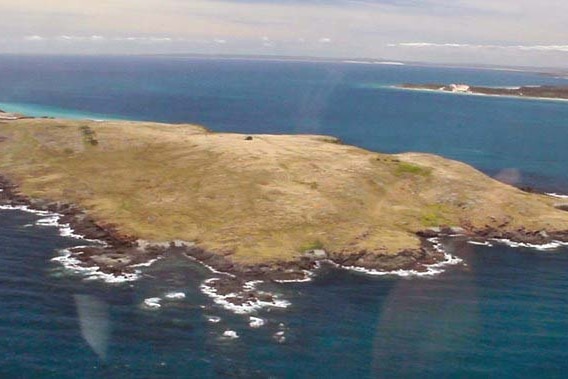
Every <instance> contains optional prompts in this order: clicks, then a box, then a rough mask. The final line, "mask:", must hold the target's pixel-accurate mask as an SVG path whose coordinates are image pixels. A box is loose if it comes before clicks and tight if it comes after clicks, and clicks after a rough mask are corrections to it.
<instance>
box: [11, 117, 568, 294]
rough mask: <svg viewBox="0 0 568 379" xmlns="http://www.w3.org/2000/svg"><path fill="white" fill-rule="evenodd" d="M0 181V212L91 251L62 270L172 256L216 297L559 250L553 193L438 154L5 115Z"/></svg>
mask: <svg viewBox="0 0 568 379" xmlns="http://www.w3.org/2000/svg"><path fill="white" fill-rule="evenodd" d="M0 174H1V177H0V205H4V206H12V207H18V206H20V207H27V208H29V209H32V210H37V211H43V212H54V213H57V214H59V215H60V219H59V223H63V224H66V225H69V227H70V228H71V229H72V230H73V233H75V234H78V235H81V236H83V238H85V239H86V240H89V241H99V242H101V241H102V243H90V244H88V246H84V247H80V248H75V249H69V251H70V254H71V255H72V256H73V258H74V259H75V260H76V261H78V262H79V263H78V265H84V266H85V267H93V266H95V267H96V268H97V269H98V270H100V271H101V272H105V273H109V274H116V275H123V274H128V273H129V272H132V271H133V270H135V267H139V266H140V265H144V264H147V263H148V262H150V261H152V260H153V259H156V258H159V257H161V256H163V255H165V254H172V253H178V254H184V255H185V256H187V257H189V258H191V259H195V260H197V261H199V262H201V263H203V264H204V265H206V266H207V267H209V268H210V269H211V270H213V271H214V272H216V273H219V275H220V278H219V280H215V281H213V282H211V285H212V286H213V285H214V287H215V288H214V289H213V290H214V291H217V292H218V293H219V294H223V293H224V294H235V293H238V291H237V288H246V283H250V282H251V281H255V280H265V281H267V280H268V281H295V280H305V279H306V278H307V277H308V276H309V274H310V271H311V270H313V269H314V268H315V267H317V266H318V264H320V263H321V262H324V261H325V262H329V263H330V264H334V265H338V266H341V267H350V268H354V269H357V270H363V271H365V270H367V271H371V270H375V271H378V272H389V271H393V270H400V269H404V270H415V271H417V272H420V271H424V270H427V269H428V267H429V266H431V265H435V264H440V263H441V262H443V261H444V260H445V259H447V254H445V253H444V252H443V251H442V250H440V249H439V247H438V246H437V244H436V240H435V239H436V238H437V237H440V236H443V235H455V234H460V235H464V236H467V237H468V238H471V239H472V240H474V241H478V242H479V243H482V242H483V241H487V240H489V239H507V240H510V241H513V242H517V243H530V244H547V243H552V242H554V241H568V212H566V209H567V208H566V204H564V203H561V202H560V203H559V199H557V198H553V197H551V196H546V195H543V194H536V193H529V192H527V191H522V190H520V189H518V188H515V187H513V186H510V185H507V184H505V183H501V182H499V181H497V180H494V179H492V178H490V177H488V176H486V175H485V174H483V173H481V172H480V171H478V170H476V169H474V168H473V167H471V166H469V165H467V164H464V163H461V162H457V161H453V160H449V159H445V158H443V157H440V156H436V155H432V154H425V153H416V152H409V153H403V154H393V155H389V154H382V153H378V152H372V151H367V150H364V149H361V148H358V147H355V146H349V145H345V144H343V143H341V141H340V140H338V139H337V138H334V137H329V136H321V135H260V134H259V135H242V134H234V133H215V132H212V131H209V130H208V129H206V128H204V127H201V126H196V125H179V124H177V125H172V124H161V123H152V122H133V121H90V120H63V119H40V118H24V119H10V118H5V119H3V120H2V121H0ZM245 292H246V297H247V298H251V297H254V298H256V299H257V300H258V299H261V297H262V294H261V293H254V292H253V293H251V291H248V290H247V291H245ZM232 298H233V299H232V301H234V302H239V301H248V300H246V299H243V298H242V297H241V298H239V297H238V296H236V295H235V296H233V297H232ZM262 301H267V302H270V301H271V299H270V298H268V299H264V300H262Z"/></svg>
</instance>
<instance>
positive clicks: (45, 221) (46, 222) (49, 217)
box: [0, 205, 106, 245]
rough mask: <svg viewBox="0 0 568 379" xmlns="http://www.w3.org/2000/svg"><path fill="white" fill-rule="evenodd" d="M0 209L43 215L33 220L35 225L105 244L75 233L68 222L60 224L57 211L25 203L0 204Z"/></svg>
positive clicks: (60, 233)
mask: <svg viewBox="0 0 568 379" xmlns="http://www.w3.org/2000/svg"><path fill="white" fill-rule="evenodd" d="M0 210H18V211H23V212H28V213H32V214H35V215H38V216H43V218H41V219H39V220H37V221H36V222H35V225H37V226H48V227H57V228H59V235H60V236H62V237H69V238H75V239H80V240H85V241H89V242H92V243H96V244H99V245H106V243H105V242H103V241H100V240H93V239H88V238H85V236H82V235H80V234H76V233H75V232H74V230H73V229H72V228H71V226H70V225H69V224H62V223H60V222H59V220H60V219H61V217H62V215H61V214H59V213H54V212H49V211H41V210H37V209H32V208H30V207H29V206H27V205H0Z"/></svg>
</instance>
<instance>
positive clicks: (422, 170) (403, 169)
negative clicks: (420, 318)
mask: <svg viewBox="0 0 568 379" xmlns="http://www.w3.org/2000/svg"><path fill="white" fill-rule="evenodd" d="M431 173H432V169H431V168H430V167H423V166H419V165H416V164H412V163H408V162H400V163H399V164H398V165H397V167H396V174H397V175H404V174H411V175H420V176H430V174H431Z"/></svg>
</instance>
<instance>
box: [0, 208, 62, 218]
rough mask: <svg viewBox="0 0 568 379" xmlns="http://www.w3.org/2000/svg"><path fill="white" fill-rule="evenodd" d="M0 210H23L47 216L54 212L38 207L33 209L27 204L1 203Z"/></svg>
mask: <svg viewBox="0 0 568 379" xmlns="http://www.w3.org/2000/svg"><path fill="white" fill-rule="evenodd" d="M0 210H9V211H23V212H28V213H33V214H36V215H38V216H47V215H53V214H54V213H51V212H48V211H40V210H37V209H31V208H30V207H28V206H27V205H0Z"/></svg>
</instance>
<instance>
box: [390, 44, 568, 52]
mask: <svg viewBox="0 0 568 379" xmlns="http://www.w3.org/2000/svg"><path fill="white" fill-rule="evenodd" d="M387 46H388V47H410V48H466V49H506V50H521V51H556V52H568V45H476V44H468V43H433V42H400V43H389V44H387Z"/></svg>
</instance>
